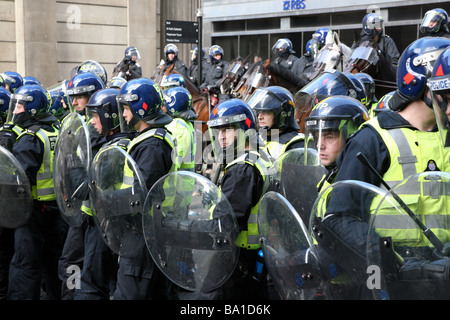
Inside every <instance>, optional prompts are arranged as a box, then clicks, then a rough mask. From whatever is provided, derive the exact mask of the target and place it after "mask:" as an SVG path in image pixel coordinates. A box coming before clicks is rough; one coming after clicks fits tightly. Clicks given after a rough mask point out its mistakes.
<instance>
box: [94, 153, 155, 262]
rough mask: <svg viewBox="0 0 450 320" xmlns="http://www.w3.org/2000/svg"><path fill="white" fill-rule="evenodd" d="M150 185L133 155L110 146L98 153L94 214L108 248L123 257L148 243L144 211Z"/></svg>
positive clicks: (131, 254)
mask: <svg viewBox="0 0 450 320" xmlns="http://www.w3.org/2000/svg"><path fill="white" fill-rule="evenodd" d="M146 193H147V187H146V184H145V182H144V180H143V177H142V173H141V172H140V170H139V168H138V167H137V165H136V163H135V162H134V160H133V158H131V156H130V155H129V154H128V153H126V152H125V150H124V149H122V148H120V147H117V146H108V147H105V148H104V149H100V151H99V152H98V153H97V154H96V155H95V157H94V160H93V163H92V168H91V208H92V215H93V218H94V221H95V223H96V225H97V227H98V228H99V230H100V233H101V234H102V236H103V239H104V240H105V242H106V244H107V245H108V247H109V248H110V249H111V250H112V251H113V252H115V253H116V254H118V255H120V256H123V257H132V256H134V255H136V254H137V253H138V252H139V251H140V250H142V248H143V247H144V245H145V242H144V237H143V233H142V212H143V211H142V210H143V206H144V201H145V195H146Z"/></svg>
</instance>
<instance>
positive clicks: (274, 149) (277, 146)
mask: <svg viewBox="0 0 450 320" xmlns="http://www.w3.org/2000/svg"><path fill="white" fill-rule="evenodd" d="M272 138H274V137H272ZM303 140H305V135H304V134H303V133H299V134H298V135H296V136H295V137H293V138H292V139H291V140H289V141H288V142H286V143H284V144H282V143H280V142H278V141H277V139H275V141H269V142H267V145H266V151H267V152H268V153H269V154H270V155H271V156H272V158H273V159H278V157H279V156H281V155H282V154H283V153H284V152H286V149H287V147H288V146H289V145H291V144H292V143H295V142H298V141H303Z"/></svg>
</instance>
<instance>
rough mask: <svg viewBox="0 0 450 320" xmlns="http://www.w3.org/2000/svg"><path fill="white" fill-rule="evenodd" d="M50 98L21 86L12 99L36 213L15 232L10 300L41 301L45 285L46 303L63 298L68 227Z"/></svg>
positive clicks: (18, 147)
mask: <svg viewBox="0 0 450 320" xmlns="http://www.w3.org/2000/svg"><path fill="white" fill-rule="evenodd" d="M50 103H51V101H50V94H49V93H48V92H47V91H46V90H45V89H43V88H42V87H41V86H37V85H30V86H23V87H21V88H19V89H17V90H16V92H15V93H14V94H13V95H12V96H11V106H10V116H11V122H12V123H15V124H18V125H20V126H21V127H22V128H24V129H25V130H26V131H24V132H23V134H21V135H20V136H19V137H18V138H17V142H16V143H15V144H14V146H13V155H14V156H15V157H16V159H17V160H18V161H19V162H20V164H21V165H22V166H23V168H24V170H25V172H26V173H27V176H28V179H29V181H30V184H31V186H32V194H33V199H34V209H33V213H32V216H31V219H30V220H29V221H28V223H27V224H26V225H25V226H23V227H20V228H18V229H16V230H15V234H14V236H15V253H14V256H13V258H12V260H11V266H10V273H9V288H8V299H12V300H24V299H39V297H40V288H41V282H42V281H43V282H45V285H46V287H45V289H46V293H47V298H48V299H59V298H60V288H61V283H60V282H59V279H58V275H57V266H58V259H59V257H60V255H61V251H62V247H63V244H64V239H65V237H66V234H67V224H66V223H65V222H64V220H62V217H61V215H60V212H59V209H58V206H57V204H56V201H55V199H56V196H55V192H54V188H53V171H52V167H53V165H52V161H53V151H54V150H53V148H54V146H55V143H56V139H57V136H58V130H57V128H56V127H55V126H54V124H55V123H56V122H57V119H56V118H55V117H54V116H52V115H50V114H49V113H48V110H49V108H50Z"/></svg>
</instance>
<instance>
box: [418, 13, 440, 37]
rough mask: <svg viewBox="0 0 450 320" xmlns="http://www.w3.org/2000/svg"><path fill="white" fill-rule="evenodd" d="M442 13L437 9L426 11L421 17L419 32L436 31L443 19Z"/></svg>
mask: <svg viewBox="0 0 450 320" xmlns="http://www.w3.org/2000/svg"><path fill="white" fill-rule="evenodd" d="M444 18H445V17H444V15H443V14H442V13H440V12H437V11H434V10H432V11H428V12H427V13H426V14H425V16H424V17H423V20H422V23H421V24H420V32H422V33H426V32H430V33H431V32H437V31H439V28H440V26H441V23H442V21H443V20H444Z"/></svg>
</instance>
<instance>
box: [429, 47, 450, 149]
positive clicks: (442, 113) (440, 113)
mask: <svg viewBox="0 0 450 320" xmlns="http://www.w3.org/2000/svg"><path fill="white" fill-rule="evenodd" d="M449 56H450V47H449V48H447V49H445V50H444V51H443V52H442V53H441V54H440V55H439V57H438V58H437V60H436V62H435V63H434V67H433V72H432V73H431V77H430V79H428V87H429V89H430V90H431V92H432V101H433V109H434V113H435V115H436V121H437V124H438V128H439V131H440V132H441V136H442V139H443V143H444V148H448V147H450V139H449V138H448V136H449V135H448V129H449V127H450V125H449V124H450V108H449V101H450V86H449V85H448V82H447V81H448V78H449V75H450V60H449Z"/></svg>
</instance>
